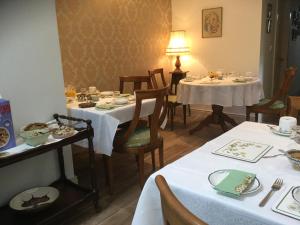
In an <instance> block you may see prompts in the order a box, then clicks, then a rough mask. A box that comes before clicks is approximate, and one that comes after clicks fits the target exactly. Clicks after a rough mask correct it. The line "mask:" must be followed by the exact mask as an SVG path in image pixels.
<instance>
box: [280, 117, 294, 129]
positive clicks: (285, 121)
mask: <svg viewBox="0 0 300 225" xmlns="http://www.w3.org/2000/svg"><path fill="white" fill-rule="evenodd" d="M296 126H297V119H296V118H295V117H291V116H283V117H280V120H279V131H280V132H281V133H291V132H292V130H293V128H294V127H296Z"/></svg>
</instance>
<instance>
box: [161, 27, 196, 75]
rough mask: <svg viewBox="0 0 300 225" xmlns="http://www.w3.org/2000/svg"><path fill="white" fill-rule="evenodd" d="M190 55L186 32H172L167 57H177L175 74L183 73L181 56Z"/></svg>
mask: <svg viewBox="0 0 300 225" xmlns="http://www.w3.org/2000/svg"><path fill="white" fill-rule="evenodd" d="M189 53H190V49H189V47H187V44H186V40H185V31H184V30H175V31H171V37H170V42H169V45H168V48H167V49H166V54H167V55H175V56H176V62H175V67H176V69H175V70H174V73H176V72H177V73H181V72H182V71H181V69H180V66H181V63H180V56H181V55H187V54H189Z"/></svg>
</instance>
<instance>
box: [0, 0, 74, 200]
mask: <svg viewBox="0 0 300 225" xmlns="http://www.w3.org/2000/svg"><path fill="white" fill-rule="evenodd" d="M0 93H1V94H2V95H3V97H5V98H6V99H9V100H10V101H11V107H12V113H13V121H14V127H15V132H16V133H18V131H19V129H20V127H22V126H24V125H26V124H28V123H30V122H35V121H48V120H49V119H51V117H52V114H53V113H54V112H58V113H64V114H65V113H66V108H65V100H64V82H63V75H62V67H61V58H60V49H59V42H58V32H57V22H56V11H55V0H42V1H41V0H26V1H24V0H2V1H0ZM65 161H66V167H67V168H66V170H67V175H68V176H69V177H72V176H74V175H73V167H72V155H71V153H70V151H68V152H65ZM57 177H58V165H57V156H56V154H55V152H52V153H47V154H44V155H41V156H38V157H36V158H33V159H29V160H26V161H23V162H20V163H16V164H13V165H10V166H8V167H4V168H1V169H0V186H1V188H0V205H1V204H3V203H5V202H7V201H8V200H9V199H10V198H11V197H12V195H14V194H16V193H17V192H19V191H22V190H24V189H26V188H29V187H33V186H37V185H47V184H49V183H50V182H52V181H54V180H55V179H56V178H57Z"/></svg>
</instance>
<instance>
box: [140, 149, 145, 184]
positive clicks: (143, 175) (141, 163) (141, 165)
mask: <svg viewBox="0 0 300 225" xmlns="http://www.w3.org/2000/svg"><path fill="white" fill-rule="evenodd" d="M144 180H145V174H144V151H143V150H140V151H139V182H140V187H141V188H143V187H144V182H145V181H144Z"/></svg>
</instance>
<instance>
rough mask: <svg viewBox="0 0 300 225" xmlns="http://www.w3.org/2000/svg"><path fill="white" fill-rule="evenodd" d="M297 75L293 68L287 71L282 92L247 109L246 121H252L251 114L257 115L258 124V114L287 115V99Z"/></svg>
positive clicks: (281, 88)
mask: <svg viewBox="0 0 300 225" xmlns="http://www.w3.org/2000/svg"><path fill="white" fill-rule="evenodd" d="M295 75H296V69H295V68H293V67H291V68H289V69H287V70H286V72H285V75H284V80H283V83H282V85H281V87H280V90H279V91H278V92H277V93H276V94H275V95H274V96H273V97H272V99H261V100H260V101H259V103H258V104H255V105H253V106H247V107H246V120H247V121H249V120H250V114H251V113H255V122H258V113H263V114H273V115H277V116H278V117H280V116H283V115H285V114H286V110H287V107H286V98H287V93H288V90H289V87H290V84H291V82H292V80H293V79H294V77H295Z"/></svg>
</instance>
